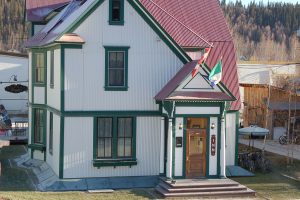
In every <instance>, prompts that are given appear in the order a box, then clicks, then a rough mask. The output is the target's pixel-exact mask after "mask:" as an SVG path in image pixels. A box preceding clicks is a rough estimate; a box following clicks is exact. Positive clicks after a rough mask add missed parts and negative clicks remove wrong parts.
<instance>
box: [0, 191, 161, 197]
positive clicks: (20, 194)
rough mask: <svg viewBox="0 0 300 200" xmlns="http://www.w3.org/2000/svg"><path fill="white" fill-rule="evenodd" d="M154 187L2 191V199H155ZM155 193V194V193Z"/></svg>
mask: <svg viewBox="0 0 300 200" xmlns="http://www.w3.org/2000/svg"><path fill="white" fill-rule="evenodd" d="M152 192H154V190H153V189H135V190H117V191H115V192H113V193H101V194H99V193H98V194H90V193H86V192H0V200H2V199H1V198H4V199H5V200H8V199H9V200H35V199H36V200H57V199H60V200H70V199H72V200H74V199H76V200H77V199H78V200H86V199H87V200H96V199H97V200H98V199H105V200H109V199H124V200H129V199H154V198H159V197H158V196H153V194H151V193H152ZM154 195H155V194H154Z"/></svg>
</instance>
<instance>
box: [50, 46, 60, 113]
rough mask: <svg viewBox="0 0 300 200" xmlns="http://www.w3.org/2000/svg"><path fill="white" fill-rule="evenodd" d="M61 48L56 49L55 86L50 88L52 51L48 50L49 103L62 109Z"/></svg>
mask: <svg viewBox="0 0 300 200" xmlns="http://www.w3.org/2000/svg"><path fill="white" fill-rule="evenodd" d="M60 51H61V50H60V49H55V50H54V87H53V88H50V70H51V69H50V68H51V67H50V63H51V56H50V51H48V52H47V104H48V105H49V106H50V107H52V108H56V109H58V110H60V82H61V81H60V79H61V78H60V73H61V70H60V69H61V66H60V57H61V56H60Z"/></svg>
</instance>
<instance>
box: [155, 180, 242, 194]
mask: <svg viewBox="0 0 300 200" xmlns="http://www.w3.org/2000/svg"><path fill="white" fill-rule="evenodd" d="M159 186H160V187H161V188H163V189H164V190H166V191H168V192H169V193H176V192H177V193H178V192H179V193H180V192H181V193H186V192H187V193H188V192H212V191H240V190H247V187H245V186H243V185H239V184H238V185H234V186H227V185H226V186H223V187H220V186H218V187H195V186H191V187H171V186H170V185H169V184H166V183H164V182H160V183H159Z"/></svg>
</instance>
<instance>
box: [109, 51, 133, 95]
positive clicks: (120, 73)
mask: <svg viewBox="0 0 300 200" xmlns="http://www.w3.org/2000/svg"><path fill="white" fill-rule="evenodd" d="M104 48H105V90H118V91H127V90H128V80H127V79H128V49H129V47H104Z"/></svg>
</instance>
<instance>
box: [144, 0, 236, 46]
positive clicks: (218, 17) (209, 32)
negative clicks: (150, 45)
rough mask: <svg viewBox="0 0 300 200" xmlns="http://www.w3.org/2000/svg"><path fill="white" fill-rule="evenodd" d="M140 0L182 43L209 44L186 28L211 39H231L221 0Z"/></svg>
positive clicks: (190, 44) (180, 43)
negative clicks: (220, 4)
mask: <svg viewBox="0 0 300 200" xmlns="http://www.w3.org/2000/svg"><path fill="white" fill-rule="evenodd" d="M140 2H141V3H142V4H143V5H144V6H145V8H146V9H147V10H148V11H149V12H150V14H151V15H152V16H153V17H154V18H155V19H156V20H157V21H158V23H159V24H160V25H161V26H162V27H163V28H164V29H165V30H166V31H167V32H168V33H169V34H170V35H171V36H172V38H173V39H174V40H175V41H176V42H177V43H178V44H179V45H180V46H185V47H207V44H206V43H203V40H202V39H201V38H199V37H198V36H197V35H196V34H193V33H192V32H191V31H189V30H188V29H187V28H190V29H191V30H192V31H195V32H196V33H197V34H199V35H201V36H202V37H203V38H204V39H207V40H209V41H210V42H216V41H232V37H231V35H230V32H229V29H228V27H227V25H226V20H225V18H224V15H223V12H222V9H221V8H220V6H219V2H218V0H172V1H170V0H140ZM163 10H165V11H166V12H164V11H163ZM169 14H170V15H169ZM171 16H173V17H174V18H176V19H177V20H178V21H179V22H182V23H183V24H184V25H182V24H180V23H179V22H178V21H176V20H174V19H173V18H172V17H171ZM186 27H187V28H186Z"/></svg>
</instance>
